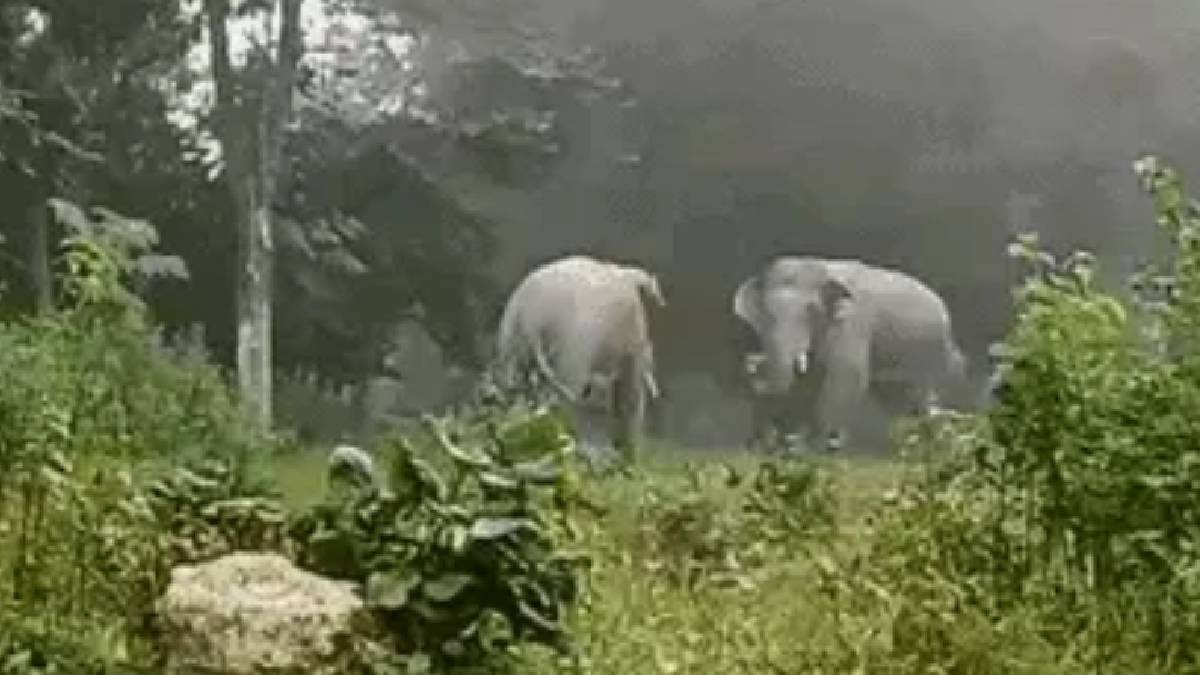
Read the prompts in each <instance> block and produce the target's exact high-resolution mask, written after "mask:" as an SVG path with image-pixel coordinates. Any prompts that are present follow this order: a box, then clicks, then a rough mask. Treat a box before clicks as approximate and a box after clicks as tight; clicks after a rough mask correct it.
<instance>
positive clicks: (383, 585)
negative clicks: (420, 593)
mask: <svg viewBox="0 0 1200 675" xmlns="http://www.w3.org/2000/svg"><path fill="white" fill-rule="evenodd" d="M420 583H421V574H420V572H417V571H416V570H401V571H393V572H375V573H372V574H371V576H370V577H368V578H367V587H366V591H365V593H364V595H365V596H366V601H367V604H368V605H370V606H374V607H382V608H384V609H389V610H394V609H400V608H402V607H404V606H405V605H407V604H408V600H409V596H410V595H411V594H412V591H413V590H414V589H415V588H416V587H417V585H418V584H420Z"/></svg>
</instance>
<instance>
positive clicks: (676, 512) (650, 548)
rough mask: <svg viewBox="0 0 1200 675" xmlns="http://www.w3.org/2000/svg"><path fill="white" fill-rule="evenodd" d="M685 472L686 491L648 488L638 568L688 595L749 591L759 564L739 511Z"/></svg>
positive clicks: (691, 470)
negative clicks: (711, 590)
mask: <svg viewBox="0 0 1200 675" xmlns="http://www.w3.org/2000/svg"><path fill="white" fill-rule="evenodd" d="M685 471H686V478H687V484H686V486H685V487H684V488H683V489H682V490H677V489H671V490H668V489H663V488H662V487H659V486H656V485H650V486H648V489H647V491H646V494H645V495H644V497H643V498H642V499H641V501H640V503H639V505H638V513H637V521H638V536H637V538H636V540H635V542H634V551H633V552H634V554H635V556H636V558H635V563H637V564H640V565H641V566H642V567H643V569H645V570H646V571H647V572H650V573H654V574H661V575H663V576H664V577H665V578H666V579H667V580H668V581H669V582H670V583H672V584H674V585H677V586H680V587H683V588H686V589H688V590H697V589H699V588H701V587H706V586H717V587H731V586H732V587H748V586H750V585H751V584H752V580H751V578H750V575H749V574H748V572H749V570H748V567H750V566H752V565H753V564H754V563H756V562H757V560H756V559H755V558H754V556H753V552H752V551H748V550H747V548H746V546H745V539H746V537H745V536H744V533H743V531H742V529H741V525H742V523H741V522H740V519H739V518H738V517H737V513H736V511H734V510H733V509H731V508H729V507H728V506H727V505H726V504H724V503H722V502H721V501H720V500H719V499H718V498H717V496H716V495H715V494H713V490H711V489H710V486H708V485H705V484H704V482H703V479H702V472H701V471H700V470H699V469H697V468H696V467H694V466H687V467H685ZM730 479H731V480H735V477H734V476H733V475H731V476H730ZM747 554H750V556H749V558H748V557H747Z"/></svg>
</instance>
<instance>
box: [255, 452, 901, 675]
mask: <svg viewBox="0 0 1200 675" xmlns="http://www.w3.org/2000/svg"><path fill="white" fill-rule="evenodd" d="M761 459H762V458H761V457H754V456H749V455H746V454H744V453H714V452H704V453H686V452H681V451H679V450H673V449H672V450H667V449H660V450H658V451H657V452H654V451H652V452H647V453H646V454H645V455H644V461H643V464H642V466H641V467H640V469H639V470H638V471H637V472H635V473H634V474H633V475H632V476H617V475H614V476H609V477H604V478H589V479H587V482H586V484H585V490H586V493H587V494H588V496H589V498H590V499H591V500H592V501H593V502H594V503H595V504H596V505H598V506H599V507H601V508H602V509H603V510H604V511H605V514H604V515H603V516H602V517H600V518H598V519H596V520H595V521H594V522H591V525H592V526H591V528H590V531H589V532H588V533H587V535H586V541H587V545H588V547H589V548H590V550H591V551H592V553H593V556H594V559H595V566H594V568H593V575H592V586H591V593H590V594H589V602H588V603H585V605H584V606H583V607H581V608H580V610H579V612H578V613H577V615H576V616H575V618H574V621H575V622H576V635H578V636H579V638H580V639H581V647H582V649H581V656H580V659H579V660H578V661H576V662H575V663H574V664H572V665H574V666H575V667H578V668H582V669H583V670H584V671H585V672H591V673H612V674H614V675H616V674H620V675H635V674H642V673H646V674H649V673H656V674H658V673H771V672H781V673H782V672H819V669H818V668H816V666H814V665H813V664H811V663H809V662H808V659H809V658H810V656H811V651H812V650H811V646H812V645H814V644H820V643H822V642H824V641H828V640H831V639H834V638H833V636H832V635H830V634H829V633H830V631H831V626H830V625H829V620H828V619H829V617H831V616H833V615H834V612H835V611H836V608H833V607H830V606H829V604H828V603H829V601H828V600H826V599H825V598H824V597H823V596H822V595H821V594H820V593H819V592H818V591H817V589H816V586H815V584H816V582H817V580H816V578H815V577H814V574H813V568H812V566H813V564H814V563H813V562H812V561H811V560H809V559H808V558H807V556H805V555H803V554H798V555H796V556H794V557H790V558H788V559H787V560H786V561H783V560H775V561H774V562H772V563H768V564H759V565H756V566H747V572H746V574H745V575H743V576H742V577H741V578H740V579H739V580H738V582H737V583H733V584H728V585H724V586H716V585H706V584H701V585H700V586H698V587H694V588H687V587H685V586H684V585H681V584H679V583H676V582H673V581H672V580H671V578H670V577H669V575H668V574H666V572H668V571H669V570H664V569H662V568H663V566H664V562H663V561H662V560H661V559H660V558H655V557H654V556H650V555H646V554H645V552H644V546H645V539H644V537H645V530H646V528H648V527H649V528H662V527H663V523H661V522H655V516H653V515H648V514H651V513H654V512H653V511H650V510H647V509H648V505H649V504H650V502H652V501H653V500H654V499H658V500H660V502H667V503H671V502H679V501H682V500H686V499H688V498H689V497H690V498H693V499H694V498H700V499H703V500H704V502H705V504H707V505H711V506H713V507H714V508H715V509H717V511H718V512H725V513H728V512H730V511H732V510H733V508H734V505H735V504H736V503H737V502H738V500H737V496H738V492H739V491H740V490H745V489H747V487H748V484H749V483H750V482H751V481H750V480H749V479H751V478H752V477H753V472H754V470H755V467H756V465H757V463H758V462H759V461H760V460H761ZM323 462H324V456H323V455H321V454H316V453H314V454H305V455H300V456H291V457H288V458H287V459H286V460H280V461H279V463H278V466H277V471H278V474H277V476H278V478H279V481H280V484H281V487H282V489H283V491H284V497H285V500H286V501H287V502H288V503H289V504H290V505H291V506H305V505H308V504H311V503H312V502H313V501H315V500H316V499H319V498H320V495H321V493H322V491H323V490H324V487H323V481H324V477H323V472H324V463H323ZM821 465H822V466H823V468H825V469H827V470H828V471H829V473H830V474H831V476H832V477H833V478H834V480H835V494H836V499H837V512H836V516H837V520H838V525H839V527H838V530H837V531H838V535H837V538H838V539H837V541H835V542H834V544H833V545H834V546H840V545H849V546H853V545H854V544H855V543H857V542H856V541H855V539H856V536H857V533H858V531H859V526H860V525H861V522H862V519H863V517H864V516H865V515H866V513H867V511H868V509H869V507H870V506H871V505H872V504H875V503H878V500H879V499H880V498H881V497H882V495H883V494H884V493H885V492H886V491H887V490H888V489H889V488H890V487H892V486H893V485H894V484H895V482H896V480H897V478H898V477H899V469H898V464H897V463H896V462H893V461H888V460H884V459H870V458H852V459H826V460H823V461H822V462H821ZM731 470H732V471H733V472H734V474H736V475H740V476H741V477H742V478H743V479H744V480H742V481H741V483H740V484H739V485H730V482H731V481H730V480H729V478H730V475H731V474H730V471H731ZM690 473H691V475H692V476H694V478H689V474H690ZM697 479H698V481H699V486H698V487H699V489H697V486H696V483H694V482H693V481H694V480H697ZM685 503H686V502H685ZM696 510H697V511H701V510H703V508H702V507H697V509H696ZM660 520H661V518H660ZM727 522H731V523H732V522H736V521H733V520H730V521H727ZM714 527H715V526H714ZM653 535H654V536H657V537H659V538H664V537H665V538H668V539H669V538H670V536H671V533H670V532H663V531H662V530H661V529H659V530H658V531H656V532H654V533H653ZM718 535H720V531H719V529H717V530H716V531H715V532H714V536H718ZM687 536H695V533H694V532H693V533H691V534H688V535H687ZM668 564H669V563H668ZM751 567H753V569H750V568H751ZM523 658H524V663H523V667H522V669H521V670H522V672H533V673H537V672H546V673H550V672H562V671H563V669H564V668H566V667H567V666H568V664H567V663H566V662H562V661H560V660H558V659H555V658H553V657H551V656H550V655H548V654H545V653H529V654H526V655H524V656H523Z"/></svg>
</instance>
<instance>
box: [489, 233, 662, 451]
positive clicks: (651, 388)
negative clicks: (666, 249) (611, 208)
mask: <svg viewBox="0 0 1200 675" xmlns="http://www.w3.org/2000/svg"><path fill="white" fill-rule="evenodd" d="M646 302H653V303H654V304H656V305H658V306H660V307H662V306H665V305H666V300H665V299H664V298H663V295H662V290H661V289H660V287H659V284H658V280H657V278H656V277H655V276H654V275H653V274H651V273H650V272H648V271H646V270H645V269H643V268H640V267H637V266H633V265H623V264H618V263H615V262H610V261H605V260H599V259H597V258H593V257H590V256H583V255H572V256H567V257H564V258H560V259H558V260H554V261H551V262H549V263H546V264H544V265H542V266H540V267H538V268H536V269H535V270H533V271H532V272H530V273H529V274H528V275H527V276H526V277H525V279H524V280H522V281H521V283H520V284H518V285H517V287H516V289H515V290H513V292H512V295H510V296H509V299H508V303H507V304H506V306H505V308H504V314H503V315H502V317H501V319H500V329H499V331H498V335H497V357H498V366H499V371H500V378H499V379H500V382H501V383H502V384H503V385H504V386H505V387H507V388H513V387H516V386H518V385H519V383H520V381H521V380H522V379H523V378H526V377H528V376H530V375H536V376H538V378H539V379H541V380H544V381H545V383H546V384H547V385H549V387H550V388H551V390H552V391H554V392H556V393H557V394H558V395H559V396H560V397H561V398H563V399H565V401H566V402H567V403H568V405H569V406H570V407H571V409H572V411H573V413H574V414H573V417H574V418H575V422H576V425H577V427H578V425H579V423H580V421H581V417H583V416H584V415H585V413H586V412H587V411H588V409H591V408H593V407H594V406H593V405H588V399H595V398H596V397H597V393H596V392H597V391H599V392H602V394H601V395H603V396H604V398H607V399H608V406H606V407H607V414H606V417H607V422H608V425H607V426H608V427H609V434H610V439H611V442H612V444H613V446H614V448H616V449H617V450H618V451H620V452H621V453H622V454H623V455H624V456H625V458H626V459H627V460H628V459H631V458H632V452H633V449H634V448H635V447H636V445H637V444H638V443H640V440H641V433H642V427H643V426H644V420H645V414H646V404H647V398H648V397H649V398H655V397H657V396H658V394H659V392H658V385H657V382H656V380H655V377H654V349H653V345H652V343H651V340H650V333H649V326H648V323H647V317H646V306H645V303H646ZM577 430H578V429H577ZM585 445H586V444H585Z"/></svg>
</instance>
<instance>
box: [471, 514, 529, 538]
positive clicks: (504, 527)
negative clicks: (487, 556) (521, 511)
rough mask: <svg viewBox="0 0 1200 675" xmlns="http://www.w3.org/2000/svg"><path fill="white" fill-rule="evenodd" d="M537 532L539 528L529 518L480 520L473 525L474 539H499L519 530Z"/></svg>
mask: <svg viewBox="0 0 1200 675" xmlns="http://www.w3.org/2000/svg"><path fill="white" fill-rule="evenodd" d="M521 529H529V530H534V531H536V530H537V526H536V525H534V523H533V522H532V521H530V520H529V519H528V518H480V519H478V520H476V521H475V522H474V523H472V524H471V537H472V538H473V539H484V540H491V539H499V538H501V537H506V536H508V535H510V534H512V533H514V532H516V531H518V530H521Z"/></svg>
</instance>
